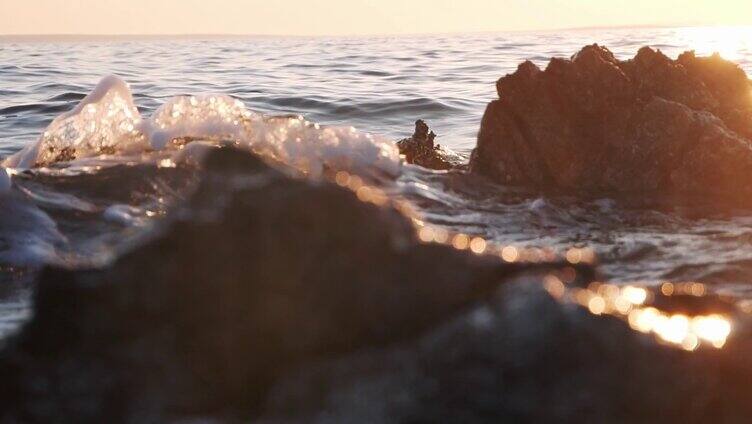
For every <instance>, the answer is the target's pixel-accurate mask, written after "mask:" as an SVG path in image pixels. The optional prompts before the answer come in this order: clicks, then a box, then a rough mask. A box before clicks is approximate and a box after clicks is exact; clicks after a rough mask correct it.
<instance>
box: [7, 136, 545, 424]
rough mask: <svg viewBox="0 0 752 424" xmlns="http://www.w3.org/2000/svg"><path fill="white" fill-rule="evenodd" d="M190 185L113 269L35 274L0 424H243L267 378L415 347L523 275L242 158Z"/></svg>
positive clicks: (215, 166) (388, 211) (222, 156)
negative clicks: (201, 421)
mask: <svg viewBox="0 0 752 424" xmlns="http://www.w3.org/2000/svg"><path fill="white" fill-rule="evenodd" d="M203 172H204V174H203V177H201V178H202V182H201V183H200V185H199V186H198V188H197V189H196V190H195V193H194V194H193V195H192V197H191V199H190V200H189V201H188V202H186V204H184V205H183V206H181V207H179V208H178V209H177V210H174V211H173V212H172V213H171V214H170V217H168V218H167V219H166V220H165V221H163V222H161V223H159V225H158V227H157V228H156V229H155V230H154V232H153V233H151V234H150V235H148V236H146V238H145V239H144V240H142V241H141V242H140V243H137V244H136V245H135V246H133V247H131V248H129V249H126V250H125V251H123V252H122V254H121V256H120V257H119V259H117V260H116V261H115V262H114V263H112V264H109V265H106V266H102V267H99V268H92V269H79V270H70V269H64V268H60V267H54V266H51V267H48V268H46V269H45V270H43V271H42V273H41V276H40V277H39V280H38V286H37V287H38V288H37V292H36V295H35V306H34V308H35V313H34V317H33V319H32V320H31V321H30V322H29V323H28V324H27V325H26V326H25V327H24V328H23V330H22V331H21V332H20V333H19V334H18V335H17V336H15V337H13V338H11V339H10V340H8V341H7V345H6V346H5V348H4V350H3V351H2V353H0V375H1V376H2V384H0V422H3V423H5V422H9V423H10V422H24V423H34V422H78V423H83V422H138V423H146V422H165V421H167V420H168V418H169V419H174V418H176V417H180V416H195V415H211V416H222V414H231V415H233V416H235V415H237V414H240V415H241V416H248V415H254V414H255V412H254V411H255V410H256V408H257V407H258V405H259V404H260V403H261V402H262V400H263V399H264V398H265V397H266V395H267V391H268V390H269V388H270V387H271V385H272V384H273V383H274V382H275V381H276V380H277V378H278V377H279V376H280V375H281V374H283V373H285V372H289V371H290V370H293V369H295V368H296V367H298V366H301V365H302V364H305V363H307V362H310V361H316V360H318V359H320V358H326V357H331V356H335V355H339V354H344V353H347V352H352V351H355V350H357V349H362V348H366V347H369V346H371V347H374V346H384V345H387V344H390V343H394V342H398V341H400V340H405V339H409V338H411V337H415V336H416V335H418V334H420V333H421V332H423V331H424V330H426V329H428V328H431V327H433V326H436V325H438V324H439V323H441V322H443V321H445V320H447V319H449V318H450V317H451V316H453V315H454V314H455V313H457V312H458V311H461V310H463V309H465V308H467V307H468V306H469V305H470V304H472V303H473V302H475V301H477V300H479V299H483V298H485V297H487V296H488V295H489V294H490V293H493V292H494V291H495V290H496V288H497V287H498V286H499V284H500V283H501V282H503V281H505V279H507V278H508V277H510V276H511V275H513V274H517V273H518V272H519V271H522V270H525V269H526V266H525V265H516V264H505V263H504V262H502V261H501V260H499V258H498V257H492V256H482V255H475V254H472V253H470V252H469V251H467V250H465V251H460V250H456V249H454V248H452V247H449V246H444V245H433V244H421V243H419V242H418V240H417V237H416V235H415V230H414V228H413V226H412V223H411V222H410V221H409V220H408V219H407V218H406V217H405V216H403V214H402V213H400V212H398V211H397V210H396V209H395V208H393V207H391V206H389V204H388V203H387V204H386V205H383V206H377V205H376V204H372V203H367V202H361V201H359V200H358V198H357V197H356V196H355V194H354V193H352V192H351V191H350V190H348V189H344V188H341V187H339V186H337V185H335V184H333V183H325V182H313V181H308V180H304V179H298V178H293V177H290V176H288V175H287V174H286V173H285V172H283V171H281V170H278V169H276V168H271V167H269V166H268V165H267V164H265V163H264V162H262V161H261V160H260V159H258V158H257V157H255V156H252V155H250V154H248V153H243V152H239V151H235V150H230V149H227V148H225V149H219V150H217V151H215V152H213V153H212V154H211V155H210V156H209V157H208V158H207V160H206V163H205V171H203ZM531 267H532V266H531ZM549 268H550V267H549ZM535 269H546V266H542V267H541V266H537V267H533V270H535Z"/></svg>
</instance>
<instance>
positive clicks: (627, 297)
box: [329, 171, 752, 351]
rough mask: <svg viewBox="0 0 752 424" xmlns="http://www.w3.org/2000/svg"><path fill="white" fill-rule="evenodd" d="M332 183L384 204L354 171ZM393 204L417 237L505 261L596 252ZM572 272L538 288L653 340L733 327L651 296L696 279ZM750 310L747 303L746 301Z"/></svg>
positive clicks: (696, 338)
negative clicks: (488, 230) (452, 223)
mask: <svg viewBox="0 0 752 424" xmlns="http://www.w3.org/2000/svg"><path fill="white" fill-rule="evenodd" d="M329 177H330V178H331V180H333V181H334V182H335V183H336V184H337V185H339V186H341V187H344V188H347V189H349V190H351V191H353V192H354V193H355V195H356V196H357V198H358V199H359V200H361V201H363V202H368V203H373V204H375V205H377V206H383V205H384V204H386V203H387V202H389V201H390V198H389V196H388V195H387V194H386V193H385V192H384V191H382V190H381V189H379V188H377V187H375V186H371V185H368V184H366V182H365V181H364V180H363V179H362V178H361V177H359V176H357V175H354V174H351V173H348V172H346V171H338V172H336V173H334V174H333V175H331V174H330V175H329ZM391 204H392V205H394V207H395V208H397V209H398V210H400V211H402V212H403V213H404V214H405V215H407V216H409V217H412V221H413V223H414V224H415V228H416V234H417V238H418V240H419V241H420V242H422V243H439V244H445V245H449V246H451V247H453V248H455V249H457V250H469V251H470V252H472V253H474V254H477V255H484V254H488V255H495V256H496V257H498V258H499V259H500V260H502V261H504V262H507V263H515V262H528V263H538V262H542V261H548V262H553V261H555V260H556V259H557V258H558V259H559V260H561V259H562V257H563V259H565V260H566V262H568V263H569V264H572V265H578V264H590V263H593V262H594V261H595V256H596V255H595V252H594V251H593V250H592V249H590V248H579V247H573V248H570V249H567V250H566V251H564V252H563V254H561V255H557V254H556V253H555V252H553V251H552V250H547V249H537V248H522V247H517V246H513V245H506V246H501V245H495V244H493V243H489V242H488V241H486V240H485V239H484V238H483V237H478V236H471V235H468V234H463V233H451V232H450V231H448V230H446V229H444V228H441V227H437V226H433V225H430V224H427V223H425V222H423V221H422V220H421V219H419V218H418V217H417V214H415V212H414V211H413V210H412V208H411V206H410V203H409V202H408V201H406V200H399V199H395V200H391ZM576 278H577V271H576V270H575V267H574V266H564V267H562V268H561V269H560V270H559V271H558V272H556V273H555V274H549V275H547V276H546V277H545V278H544V279H543V288H544V289H545V290H546V291H547V292H548V293H549V294H550V295H551V296H552V297H553V298H554V299H557V300H559V301H562V302H574V303H576V304H579V305H581V306H583V307H584V308H585V309H586V310H587V311H588V312H589V313H591V314H593V315H612V316H616V317H620V318H622V319H623V320H625V321H626V323H627V324H628V325H629V327H630V328H632V329H633V330H635V331H637V332H640V333H644V334H652V335H654V336H655V337H656V339H657V340H659V341H662V342H664V343H667V344H670V345H673V346H676V347H678V348H681V349H685V350H688V351H693V350H696V349H698V348H700V347H701V346H712V347H714V348H718V349H720V348H722V347H723V346H725V344H726V340H727V339H728V337H729V335H730V334H731V331H732V324H731V319H730V318H729V317H727V316H725V315H722V314H719V313H711V314H704V315H695V316H690V315H687V314H683V313H670V312H667V311H662V310H660V309H658V308H656V307H655V306H652V305H651V302H652V301H653V300H655V298H656V296H665V297H671V296H677V295H683V296H692V297H703V296H705V295H706V294H707V287H706V286H705V285H704V284H702V283H698V282H664V283H663V284H660V285H659V286H658V287H657V288H656V290H655V291H653V290H651V289H648V288H647V287H641V286H639V285H636V284H626V285H617V284H612V283H605V282H592V283H590V284H589V285H588V286H587V287H586V288H581V287H574V286H572V285H571V283H573V282H574V281H575V279H576ZM750 310H752V304H751V305H750Z"/></svg>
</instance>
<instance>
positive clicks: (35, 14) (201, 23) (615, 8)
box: [0, 0, 752, 35]
mask: <svg viewBox="0 0 752 424" xmlns="http://www.w3.org/2000/svg"><path fill="white" fill-rule="evenodd" d="M641 25H752V0H712V1H710V0H631V1H629V0H626V1H612V0H263V1H261V0H0V34H273V35H357V34H406V33H407V34H415V33H454V32H485V31H516V30H542V29H561V28H580V27H611V26H641Z"/></svg>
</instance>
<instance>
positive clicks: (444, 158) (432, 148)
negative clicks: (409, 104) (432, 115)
mask: <svg viewBox="0 0 752 424" xmlns="http://www.w3.org/2000/svg"><path fill="white" fill-rule="evenodd" d="M435 139H436V134H435V133H434V132H433V131H431V130H430V129H429V128H428V124H426V123H425V122H424V121H423V120H422V119H418V120H417V121H415V132H414V133H413V135H412V136H410V137H409V138H405V139H402V140H400V141H398V142H397V147H398V148H399V151H400V153H401V154H403V155H405V160H406V161H407V163H413V164H416V165H420V166H422V167H425V168H430V169H452V168H456V167H457V166H458V164H456V163H453V162H452V161H451V159H450V158H449V157H448V155H447V154H446V153H445V152H444V151H443V150H442V148H441V146H440V145H434V140H435Z"/></svg>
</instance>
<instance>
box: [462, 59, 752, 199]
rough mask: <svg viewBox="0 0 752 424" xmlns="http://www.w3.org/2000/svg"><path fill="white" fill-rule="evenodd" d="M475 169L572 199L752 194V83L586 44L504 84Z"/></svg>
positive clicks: (725, 69) (725, 66)
mask: <svg viewBox="0 0 752 424" xmlns="http://www.w3.org/2000/svg"><path fill="white" fill-rule="evenodd" d="M497 90H498V93H499V100H495V101H493V102H491V103H490V104H489V105H488V107H487V109H486V112H485V115H484V117H483V120H482V122H481V129H480V132H479V134H478V145H477V148H476V149H475V151H474V152H473V155H472V158H471V164H470V166H471V170H472V171H473V172H477V173H480V174H483V175H486V176H489V177H491V178H492V179H494V180H496V181H498V182H501V183H507V184H513V185H525V186H532V187H536V188H538V189H543V190H548V189H550V190H561V191H565V192H574V193H593V192H606V193H629V192H636V193H646V192H655V193H658V194H661V195H669V196H686V195H692V194H704V195H713V196H714V197H718V198H723V199H729V200H734V201H745V200H747V199H748V198H749V196H750V195H752V184H750V179H749V178H750V177H749V176H750V175H752V145H751V144H750V140H751V139H752V83H750V81H749V79H748V78H747V76H746V74H745V73H744V71H743V70H742V69H740V68H739V67H738V66H737V65H735V64H733V63H731V62H728V61H725V60H723V59H721V58H720V56H718V55H715V56H712V57H708V58H698V57H696V56H695V55H694V53H693V52H687V53H684V54H682V55H681V56H679V58H678V59H676V60H671V59H669V58H668V57H666V56H665V55H664V54H663V53H661V52H660V51H654V50H652V49H650V48H648V47H645V48H643V49H641V50H640V51H639V53H638V54H637V55H636V56H635V57H634V59H631V60H627V61H620V60H617V59H616V58H615V57H614V55H613V54H612V53H611V52H610V51H609V50H608V49H606V48H604V47H601V46H598V45H591V46H587V47H585V48H583V49H582V50H581V51H580V52H579V53H577V54H576V55H574V56H573V57H572V58H571V59H569V60H565V59H559V58H554V59H551V61H550V63H549V64H548V66H547V67H546V69H545V70H541V69H539V68H538V67H537V66H536V65H535V64H533V63H532V62H529V61H528V62H524V63H522V64H521V65H520V66H519V67H518V69H517V71H516V72H514V73H513V74H510V75H507V76H505V77H503V78H501V79H500V80H499V81H498V83H497Z"/></svg>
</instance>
